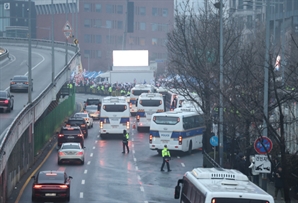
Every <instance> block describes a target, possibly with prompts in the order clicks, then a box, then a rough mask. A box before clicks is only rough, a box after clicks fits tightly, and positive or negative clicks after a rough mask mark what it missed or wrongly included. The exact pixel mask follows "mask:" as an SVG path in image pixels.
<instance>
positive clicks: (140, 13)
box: [139, 7, 146, 16]
mask: <svg viewBox="0 0 298 203" xmlns="http://www.w3.org/2000/svg"><path fill="white" fill-rule="evenodd" d="M139 15H141V16H145V15H146V8H145V7H139Z"/></svg>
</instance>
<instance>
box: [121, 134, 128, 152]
mask: <svg viewBox="0 0 298 203" xmlns="http://www.w3.org/2000/svg"><path fill="white" fill-rule="evenodd" d="M128 139H129V134H128V133H127V132H126V130H123V138H122V145H123V151H122V153H123V154H124V153H125V147H126V150H127V153H129V147H128Z"/></svg>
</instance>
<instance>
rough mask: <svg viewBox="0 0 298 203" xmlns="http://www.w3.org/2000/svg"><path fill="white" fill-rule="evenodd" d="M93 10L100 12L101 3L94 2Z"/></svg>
mask: <svg viewBox="0 0 298 203" xmlns="http://www.w3.org/2000/svg"><path fill="white" fill-rule="evenodd" d="M95 11H96V12H97V13H100V12H101V4H95Z"/></svg>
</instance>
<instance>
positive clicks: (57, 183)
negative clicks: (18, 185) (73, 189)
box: [32, 171, 72, 202]
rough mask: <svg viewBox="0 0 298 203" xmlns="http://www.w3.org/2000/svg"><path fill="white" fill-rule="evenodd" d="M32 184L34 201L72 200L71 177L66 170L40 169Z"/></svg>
mask: <svg viewBox="0 0 298 203" xmlns="http://www.w3.org/2000/svg"><path fill="white" fill-rule="evenodd" d="M32 178H33V179H34V182H33V185H32V202H37V201H56V200H63V201H67V202H69V200H70V179H72V177H71V176H67V174H66V172H65V171H40V172H38V173H37V174H36V176H32Z"/></svg>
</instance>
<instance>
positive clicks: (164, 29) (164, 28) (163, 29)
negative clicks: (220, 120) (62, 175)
mask: <svg viewBox="0 0 298 203" xmlns="http://www.w3.org/2000/svg"><path fill="white" fill-rule="evenodd" d="M161 26H162V31H163V32H168V25H167V24H162V25H161Z"/></svg>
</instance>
